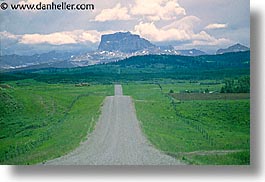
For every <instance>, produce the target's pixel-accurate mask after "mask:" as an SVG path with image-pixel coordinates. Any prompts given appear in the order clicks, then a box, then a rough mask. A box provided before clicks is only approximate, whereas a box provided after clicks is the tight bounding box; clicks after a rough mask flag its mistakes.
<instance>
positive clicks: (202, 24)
mask: <svg viewBox="0 0 265 182" xmlns="http://www.w3.org/2000/svg"><path fill="white" fill-rule="evenodd" d="M40 1H41V2H43V3H51V2H55V3H60V2H62V1H64V2H68V3H93V4H94V5H95V10H88V11H11V10H5V11H2V10H1V11H0V18H1V24H0V26H1V27H0V36H1V49H2V50H5V49H6V50H8V51H9V52H8V53H12V50H13V51H14V52H15V53H20V52H23V51H19V50H20V49H21V50H27V51H28V50H30V49H32V50H35V51H36V50H37V51H38V49H39V50H42V51H43V50H46V51H50V50H53V49H58V48H60V47H61V48H63V49H64V48H68V49H69V48H71V47H78V48H81V47H82V48H84V49H91V48H96V46H97V45H98V43H99V41H100V36H101V35H102V34H106V33H113V32H117V31H130V32H132V33H135V34H139V35H140V36H141V37H144V38H146V39H148V40H150V41H151V42H153V43H155V44H157V45H173V46H175V47H176V48H177V49H188V48H199V49H201V50H204V51H207V52H213V51H215V50H216V49H218V48H223V47H227V46H229V45H231V44H234V43H241V44H244V45H246V46H249V45H250V40H249V39H250V30H249V27H250V23H249V18H250V12H249V0H5V2H7V3H25V2H26V3H38V2H40ZM27 51H26V52H27Z"/></svg>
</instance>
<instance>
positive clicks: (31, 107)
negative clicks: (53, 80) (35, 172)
mask: <svg viewBox="0 0 265 182" xmlns="http://www.w3.org/2000/svg"><path fill="white" fill-rule="evenodd" d="M6 84H8V85H10V87H11V88H5V89H3V88H1V90H0V98H1V103H0V125H1V128H0V163H1V164H35V163H39V162H44V161H46V160H48V159H52V158H56V157H59V156H62V155H64V154H66V153H68V152H69V151H71V150H73V149H74V148H76V147H77V146H78V145H79V144H80V142H82V140H85V138H86V136H87V134H88V133H90V132H91V131H92V130H93V129H94V127H95V123H96V121H97V119H98V116H99V114H100V106H101V104H102V102H103V100H104V98H105V97H106V96H107V95H113V88H112V86H111V85H91V86H84V87H76V86H75V85H73V84H46V83H42V82H36V81H34V80H23V81H16V82H8V83H6Z"/></svg>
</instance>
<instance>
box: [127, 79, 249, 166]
mask: <svg viewBox="0 0 265 182" xmlns="http://www.w3.org/2000/svg"><path fill="white" fill-rule="evenodd" d="M221 87H222V84H219V85H210V86H205V85H202V86H200V85H198V84H197V83H189V82H184V83H176V84H171V85H169V84H166V85H163V84H161V85H160V87H159V86H158V85H144V84H129V85H125V86H124V92H125V94H126V95H132V96H133V99H134V102H135V106H136V112H137V117H138V119H139V120H140V122H141V126H142V129H143V131H144V133H145V134H146V136H147V138H148V139H149V140H150V141H151V143H152V144H154V145H155V146H156V147H157V148H159V149H161V150H162V151H164V152H166V153H167V154H169V155H172V156H175V157H177V158H179V159H181V160H183V161H185V162H186V163H189V164H225V165H230V164H233V165H240V164H249V163H250V101H249V97H248V98H247V97H239V99H238V98H236V99H231V97H227V99H224V98H226V97H225V96H224V97H223V99H222V98H221V99H218V100H217V99H216V98H215V97H214V96H213V97H212V95H211V94H209V93H205V95H207V97H204V98H203V99H201V100H200V99H197V100H193V99H187V100H182V101H179V100H177V99H175V98H174V97H172V96H171V95H170V94H168V92H169V90H174V91H175V93H179V92H181V91H183V90H191V89H194V90H197V89H198V90H205V88H208V89H209V90H216V89H218V90H219V89H220V88H221ZM161 88H162V91H161ZM211 97H212V98H211Z"/></svg>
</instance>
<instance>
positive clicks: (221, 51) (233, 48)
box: [216, 44, 250, 54]
mask: <svg viewBox="0 0 265 182" xmlns="http://www.w3.org/2000/svg"><path fill="white" fill-rule="evenodd" d="M249 50H250V49H249V48H248V47H246V46H243V45H241V44H235V45H232V46H230V47H228V48H226V49H218V50H217V51H216V54H224V53H229V52H244V51H249Z"/></svg>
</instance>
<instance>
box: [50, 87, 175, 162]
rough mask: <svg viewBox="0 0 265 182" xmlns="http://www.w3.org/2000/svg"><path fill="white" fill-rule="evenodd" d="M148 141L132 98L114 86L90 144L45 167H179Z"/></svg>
mask: <svg viewBox="0 0 265 182" xmlns="http://www.w3.org/2000/svg"><path fill="white" fill-rule="evenodd" d="M179 164H180V162H179V161H177V160H175V159H174V158H172V157H170V156H167V155H165V154H163V153H162V152H160V151H158V150H157V149H155V148H154V147H152V146H151V145H150V143H149V142H148V141H147V140H146V138H145V137H144V135H143V134H142V132H141V129H140V126H139V122H138V121H137V118H136V114H135V109H134V105H133V103H132V99H131V97H129V96H123V93H122V87H121V85H115V96H111V97H106V99H105V101H104V105H103V108H102V114H101V116H100V118H99V121H98V123H97V125H96V128H95V130H94V132H93V133H92V134H91V135H90V136H89V137H88V140H87V141H86V142H84V143H82V144H81V146H80V147H78V148H77V149H76V150H74V151H73V152H71V153H69V154H68V155H66V156H63V157H60V158H57V159H54V160H51V161H48V162H47V163H46V165H179Z"/></svg>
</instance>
